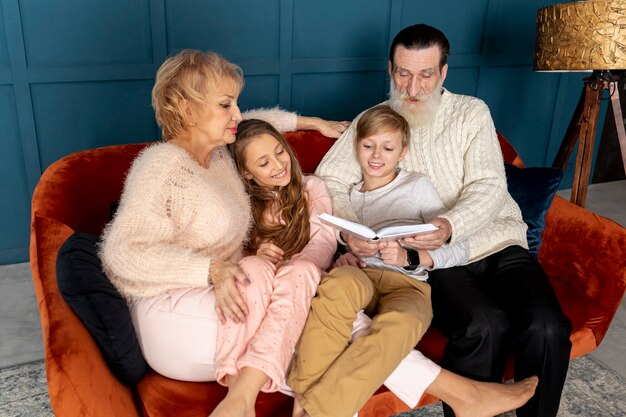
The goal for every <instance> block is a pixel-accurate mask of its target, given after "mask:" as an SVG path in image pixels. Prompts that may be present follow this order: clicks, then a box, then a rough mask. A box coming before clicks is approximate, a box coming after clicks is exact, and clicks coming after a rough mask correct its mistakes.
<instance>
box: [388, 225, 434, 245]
mask: <svg viewBox="0 0 626 417" xmlns="http://www.w3.org/2000/svg"><path fill="white" fill-rule="evenodd" d="M437 229H438V228H437V227H435V226H434V225H432V224H430V223H426V224H410V225H406V226H390V227H385V228H383V229H381V230H379V231H378V233H377V235H378V238H379V239H378V240H380V241H385V240H397V239H400V238H402V237H407V236H415V235H420V234H423V233H430V232H434V231H435V230H437Z"/></svg>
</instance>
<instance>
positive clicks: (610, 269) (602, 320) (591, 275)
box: [539, 196, 626, 343]
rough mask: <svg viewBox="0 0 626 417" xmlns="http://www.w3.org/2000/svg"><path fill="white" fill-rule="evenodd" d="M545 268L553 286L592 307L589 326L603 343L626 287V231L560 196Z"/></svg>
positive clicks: (549, 223)
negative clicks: (568, 288) (559, 284)
mask: <svg viewBox="0 0 626 417" xmlns="http://www.w3.org/2000/svg"><path fill="white" fill-rule="evenodd" d="M539 262H540V263H541V264H542V266H543V268H544V269H545V271H546V273H547V274H548V276H549V277H550V278H551V279H552V280H558V281H561V282H563V283H564V284H566V285H568V286H571V287H573V288H574V289H575V290H576V291H577V292H579V293H580V295H582V296H583V298H584V299H585V300H586V302H587V303H588V307H589V308H588V310H589V317H586V326H587V327H589V328H591V330H592V331H593V333H594V335H595V338H596V340H597V343H600V341H601V340H602V338H603V337H604V335H605V334H606V331H607V330H608V327H609V325H610V323H611V320H612V319H613V316H614V315H615V312H616V310H617V308H618V307H619V305H620V302H621V300H622V297H623V296H624V290H625V287H626V229H624V228H623V227H622V226H620V225H619V224H617V223H615V222H613V221H611V220H609V219H607V218H604V217H602V216H599V215H597V214H594V213H592V212H590V211H589V210H586V209H584V208H581V207H579V206H576V205H574V204H572V203H570V202H568V201H566V200H564V199H563V198H561V197H559V196H556V197H555V198H554V201H553V203H552V206H551V207H550V210H549V211H548V214H547V216H546V229H545V231H544V232H543V243H542V245H541V249H540V250H539Z"/></svg>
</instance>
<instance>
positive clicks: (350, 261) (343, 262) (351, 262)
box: [335, 252, 367, 268]
mask: <svg viewBox="0 0 626 417" xmlns="http://www.w3.org/2000/svg"><path fill="white" fill-rule="evenodd" d="M335 266H354V267H357V268H365V267H366V266H367V265H365V262H363V261H362V260H360V259H359V258H357V257H356V256H354V254H352V253H350V252H347V253H344V254H342V255H341V256H340V257H339V258H337V260H336V261H335Z"/></svg>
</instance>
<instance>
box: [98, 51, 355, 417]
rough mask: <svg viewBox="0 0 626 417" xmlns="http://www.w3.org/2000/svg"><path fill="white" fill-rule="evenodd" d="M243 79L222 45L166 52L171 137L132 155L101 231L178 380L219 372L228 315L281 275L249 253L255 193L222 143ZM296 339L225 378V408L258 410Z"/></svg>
mask: <svg viewBox="0 0 626 417" xmlns="http://www.w3.org/2000/svg"><path fill="white" fill-rule="evenodd" d="M242 86H243V78H242V72H241V69H240V68H239V67H238V66H236V65H234V64H232V63H230V62H228V61H227V60H225V59H224V58H222V57H221V56H219V55H217V54H214V53H201V52H198V51H192V50H185V51H182V52H180V53H179V54H177V55H175V56H173V57H171V58H169V59H168V60H167V61H165V63H163V65H162V66H161V68H160V69H159V71H158V73H157V76H156V82H155V86H154V89H153V92H152V103H153V107H154V110H155V112H156V119H157V122H158V124H159V126H160V127H161V129H162V132H163V143H159V144H156V145H153V146H150V147H149V148H147V149H145V150H144V151H143V152H142V153H141V154H140V155H139V156H138V157H137V158H136V160H135V161H134V162H133V165H132V167H131V169H130V171H129V173H128V177H127V178H126V182H125V185H124V191H123V194H122V198H121V202H120V206H119V209H118V211H117V214H116V216H115V218H114V219H113V221H112V222H111V223H110V224H109V225H108V226H107V228H106V229H105V231H104V235H103V239H102V246H101V251H100V256H101V258H102V261H103V265H104V269H105V272H106V273H107V275H108V277H109V278H110V280H111V282H112V283H113V284H114V285H115V286H116V287H117V288H118V290H119V291H120V292H121V293H122V294H123V295H124V296H125V297H126V299H127V300H128V302H129V305H130V308H131V314H132V317H133V322H134V325H135V328H136V331H137V335H138V338H139V341H140V344H141V347H142V351H143V354H144V356H145V358H146V360H147V362H148V363H149V364H150V366H151V367H152V368H153V369H154V370H155V371H157V372H159V373H160V374H162V375H165V376H167V377H170V378H174V379H179V380H185V381H211V380H215V375H216V372H217V371H218V369H217V367H216V364H215V363H214V362H215V361H214V356H215V351H216V347H218V345H219V344H220V343H224V341H223V340H222V341H221V340H220V338H219V335H218V327H219V326H218V321H220V322H221V323H225V322H226V321H227V320H232V321H234V322H236V323H240V322H244V321H246V320H247V317H246V316H247V314H248V312H249V311H251V310H252V307H251V305H252V304H253V303H255V302H256V301H255V299H251V297H252V296H250V294H255V292H254V287H255V286H259V287H262V286H263V285H264V284H263V283H264V282H266V281H267V280H271V279H273V276H272V271H270V270H268V268H265V269H262V268H259V265H260V264H259V263H258V262H255V261H254V258H244V259H243V260H242V243H243V242H244V241H245V239H246V236H247V232H248V228H249V225H250V223H251V219H252V218H251V212H250V203H249V199H248V196H247V195H246V192H245V190H244V186H243V184H242V180H241V178H240V176H239V174H238V173H237V170H236V169H235V166H234V164H233V161H232V159H231V157H230V155H229V153H228V151H227V150H226V149H225V148H224V146H225V145H227V144H229V143H232V142H234V140H235V134H236V133H237V124H238V123H239V122H240V121H241V119H242V115H241V113H240V110H239V107H238V106H237V99H238V97H239V93H240V91H241V89H242ZM254 116H255V117H257V118H259V117H262V116H266V117H265V118H266V119H268V121H271V122H273V123H274V125H275V126H276V127H277V128H278V129H279V130H290V129H291V130H293V129H295V128H316V129H318V130H320V131H321V132H322V133H324V134H326V135H332V136H338V135H339V133H340V132H341V130H342V129H343V128H345V127H344V126H343V125H342V124H340V123H334V122H326V121H323V120H321V119H317V118H297V117H296V116H295V115H294V114H290V113H286V112H282V111H279V110H270V111H266V112H265V113H264V114H263V113H259V112H256V113H255V114H254ZM250 259H252V261H249V260H250ZM329 261H330V259H329ZM318 280H319V278H318ZM242 288H245V289H246V291H241V289H242ZM309 292H310V291H309ZM314 292H315V290H314V289H313V293H312V294H308V298H309V300H307V302H308V301H310V298H312V296H313V294H314ZM243 295H246V299H244V296H243ZM257 310H258V309H257ZM304 311H305V312H307V311H308V304H307V305H306V307H305V310H304ZM256 319H258V318H255V320H256ZM270 319H274V320H275V319H276V318H270ZM303 321H304V318H303V319H302V322H303ZM281 325H282V324H281ZM300 326H301V325H300ZM287 327H288V324H287ZM295 331H297V332H298V335H299V332H300V331H301V328H300V329H296V330H295ZM296 339H297V336H296V337H295V338H293V337H291V338H290V339H288V341H285V342H284V343H283V342H281V343H282V345H281V346H279V348H276V347H267V348H266V349H264V351H265V352H268V354H267V355H264V356H263V357H260V358H255V359H256V362H255V364H256V365H255V367H250V366H249V367H244V368H243V369H241V370H238V374H237V375H233V376H232V378H229V379H227V382H228V385H229V398H231V401H230V404H231V405H232V404H235V405H236V408H237V407H238V410H232V409H229V410H226V411H228V414H227V415H241V416H244V415H249V414H250V411H251V410H252V413H254V411H253V410H254V402H255V400H256V396H257V394H258V393H259V391H260V390H262V389H264V390H268V388H267V387H270V388H273V389H274V390H275V389H276V388H275V387H276V383H281V382H282V381H283V380H284V373H285V372H286V369H282V368H286V367H287V364H288V362H285V361H283V362H285V363H284V366H282V365H281V366H277V365H276V364H277V362H280V361H279V360H278V359H277V357H279V356H281V357H287V358H290V357H291V353H292V351H293V347H294V346H293V345H295V341H296ZM251 343H252V342H251ZM260 343H263V342H262V341H261V342H260ZM281 364H282V363H281ZM270 390H271V389H270ZM232 398H236V399H237V401H232ZM222 408H223V407H222ZM223 413H224V410H223V412H222V414H223Z"/></svg>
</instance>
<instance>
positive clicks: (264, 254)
mask: <svg viewBox="0 0 626 417" xmlns="http://www.w3.org/2000/svg"><path fill="white" fill-rule="evenodd" d="M284 254H285V252H284V251H283V250H282V249H281V248H279V247H278V246H276V245H274V244H273V243H271V242H263V243H261V244H260V245H259V248H258V249H257V250H256V256H258V257H261V258H263V259H267V260H268V261H270V262H271V263H273V264H274V265H277V264H279V263H280V262H282V260H283V255H284Z"/></svg>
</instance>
